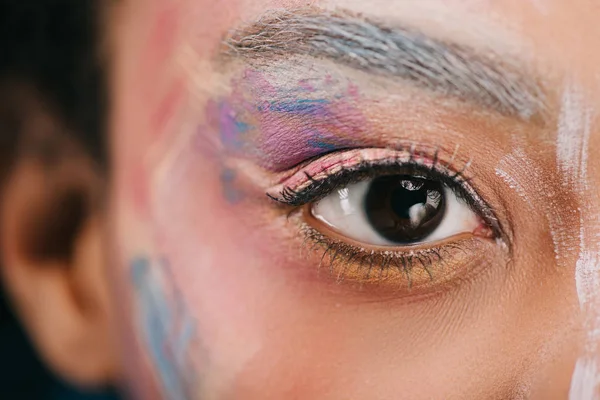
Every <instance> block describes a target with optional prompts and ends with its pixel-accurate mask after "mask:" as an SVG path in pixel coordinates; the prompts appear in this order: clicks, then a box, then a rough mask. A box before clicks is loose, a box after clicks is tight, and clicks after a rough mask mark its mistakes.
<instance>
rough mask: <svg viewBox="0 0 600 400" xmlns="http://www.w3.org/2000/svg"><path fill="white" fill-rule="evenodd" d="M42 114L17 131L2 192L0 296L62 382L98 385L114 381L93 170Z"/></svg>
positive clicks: (97, 179) (97, 191) (98, 187)
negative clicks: (1, 287)
mask: <svg viewBox="0 0 600 400" xmlns="http://www.w3.org/2000/svg"><path fill="white" fill-rule="evenodd" d="M50 115H51V113H47V112H44V111H43V110H42V111H39V110H37V111H36V112H34V113H30V115H29V116H28V117H27V118H26V119H25V120H24V121H23V123H22V124H21V125H22V126H21V127H20V128H19V129H20V132H19V136H20V137H19V142H20V145H19V147H18V151H17V153H16V157H14V161H13V163H12V167H11V169H10V171H9V173H8V175H7V179H6V181H5V182H6V183H5V185H4V187H3V191H2V203H1V214H0V243H1V245H2V263H1V264H0V265H1V267H2V274H3V279H4V283H5V287H6V290H7V292H8V294H9V297H10V298H11V300H12V304H13V305H14V307H15V309H16V311H17V313H18V315H19V317H20V319H21V321H22V322H23V324H24V325H25V327H26V329H27V331H28V332H29V334H30V337H31V338H32V340H33V342H34V345H35V346H36V347H37V349H38V352H39V353H40V355H41V356H42V358H43V359H44V360H45V361H46V363H47V364H48V365H49V366H50V367H51V368H52V369H54V370H55V371H56V372H57V373H59V374H60V375H62V376H63V377H64V378H66V379H68V380H71V381H73V382H75V383H77V384H82V385H94V386H96V385H102V384H106V383H108V382H110V381H111V380H112V379H113V378H114V375H115V371H114V366H115V365H116V363H115V362H114V361H115V357H114V355H115V353H114V351H113V345H112V340H111V336H110V334H109V332H110V329H109V325H110V323H111V320H112V317H111V315H110V310H111V307H110V304H109V299H110V296H109V293H108V287H107V280H106V278H105V276H104V274H105V255H104V250H103V249H104V246H103V235H102V225H103V217H102V212H101V196H100V194H101V191H102V186H103V183H102V179H101V176H100V174H99V173H98V170H97V168H96V166H95V165H94V163H93V162H92V161H91V159H90V158H89V157H87V156H86V154H85V153H84V152H83V151H82V150H81V149H80V148H79V147H78V146H76V145H75V144H74V143H73V142H72V141H71V140H69V139H67V137H66V135H64V134H61V130H62V129H61V126H60V125H59V124H57V123H55V121H54V120H53V118H52V117H50Z"/></svg>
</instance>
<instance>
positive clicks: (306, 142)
mask: <svg viewBox="0 0 600 400" xmlns="http://www.w3.org/2000/svg"><path fill="white" fill-rule="evenodd" d="M231 85H232V88H233V89H232V92H231V94H230V95H229V96H227V97H226V98H223V99H217V100H213V101H211V102H209V104H208V106H207V108H206V120H207V125H208V126H205V127H202V128H201V129H200V132H201V135H203V136H206V135H209V134H210V132H215V131H216V132H218V133H219V136H220V141H221V145H222V146H223V150H224V151H225V152H226V153H228V154H232V153H233V154H235V155H241V156H246V157H253V158H255V159H257V160H258V163H259V164H260V165H261V166H263V167H266V168H269V169H271V170H275V171H281V170H284V169H286V168H289V167H291V166H293V165H295V164H297V163H299V162H301V161H303V160H306V159H308V158H311V157H314V156H317V155H320V154H323V153H326V152H331V151H334V150H336V149H340V148H345V147H348V146H349V145H350V144H351V143H352V142H351V139H349V138H358V137H359V134H360V133H361V132H363V131H365V130H366V129H367V123H366V119H365V118H364V117H363V114H362V112H361V110H360V108H359V107H358V105H357V100H358V98H359V96H360V94H359V93H358V90H357V89H356V87H355V85H351V84H347V85H345V86H342V88H338V90H337V94H335V95H328V96H327V97H325V95H324V94H323V93H322V92H321V91H319V89H318V87H319V86H322V87H325V86H327V88H328V89H329V90H331V88H330V86H331V85H332V82H331V78H330V77H326V78H325V79H321V80H319V81H316V80H310V81H309V80H307V79H301V80H299V81H298V82H297V83H296V84H295V86H294V87H292V88H289V87H286V88H284V87H281V88H280V87H277V86H276V85H275V84H274V83H272V82H271V81H270V79H269V77H267V76H266V74H264V73H261V72H259V71H256V70H251V69H249V70H246V71H245V72H244V73H243V75H242V78H241V79H240V78H236V79H234V80H233V81H232V84H231Z"/></svg>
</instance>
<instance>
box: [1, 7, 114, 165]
mask: <svg viewBox="0 0 600 400" xmlns="http://www.w3.org/2000/svg"><path fill="white" fill-rule="evenodd" d="M101 3H103V1H102V0H100V1H98V0H35V1H24V0H0V150H1V151H0V157H1V158H2V161H3V164H4V166H6V163H7V161H8V160H10V159H11V157H12V156H13V155H14V153H15V145H16V144H17V142H18V139H19V136H20V133H21V129H22V126H23V122H24V120H26V118H27V114H28V112H29V111H28V109H27V108H28V107H27V106H26V104H25V105H24V104H22V103H20V102H19V101H18V99H19V98H21V97H20V96H19V92H21V91H23V90H24V89H29V90H31V89H32V91H33V92H34V93H35V97H38V99H36V100H41V103H42V104H45V105H47V106H48V108H49V109H50V110H51V112H50V114H51V115H52V116H53V117H55V118H56V120H57V121H58V122H59V123H60V124H61V126H64V127H65V132H67V133H71V134H73V135H75V136H76V137H75V139H76V140H77V141H78V142H79V143H81V144H82V145H83V146H84V147H85V149H86V151H88V152H89V154H90V155H91V156H92V157H93V158H94V159H95V160H96V161H98V162H101V163H102V162H103V161H104V160H105V158H106V157H105V156H106V154H105V151H106V150H105V149H106V147H105V127H106V119H107V118H106V110H107V106H106V87H105V86H106V85H105V83H106V82H105V73H104V70H105V68H104V66H103V65H102V63H101V59H100V57H99V45H100V29H99V28H100V18H99V16H100V12H101V11H102V10H100V7H101ZM0 168H2V166H0ZM4 169H5V170H6V168H4Z"/></svg>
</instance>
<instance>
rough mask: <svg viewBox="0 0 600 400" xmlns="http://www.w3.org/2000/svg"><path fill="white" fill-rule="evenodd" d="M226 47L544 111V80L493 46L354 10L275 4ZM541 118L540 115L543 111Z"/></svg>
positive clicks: (263, 58)
mask: <svg viewBox="0 0 600 400" xmlns="http://www.w3.org/2000/svg"><path fill="white" fill-rule="evenodd" d="M225 44H226V49H227V50H226V53H228V54H232V55H234V56H242V57H244V58H247V59H249V60H250V61H253V62H256V63H268V62H269V60H270V59H271V57H280V58H281V57H285V56H289V55H309V56H312V57H317V58H319V57H325V58H328V59H331V60H333V61H335V62H338V63H342V64H345V65H348V66H350V67H353V68H356V69H360V70H363V71H366V72H369V73H377V74H380V75H385V76H390V77H398V78H401V79H404V80H407V81H410V82H412V83H413V84H415V85H418V86H419V87H422V88H426V89H429V90H434V91H435V92H438V93H442V94H443V95H449V96H453V97H457V98H460V99H463V100H466V101H470V102H471V103H474V104H476V105H478V106H480V107H485V108H490V109H494V110H496V111H497V112H499V113H501V114H504V115H511V116H517V117H519V118H521V119H524V120H530V119H532V118H533V117H534V116H540V115H542V116H543V115H544V114H545V96H544V91H543V90H542V88H541V87H540V86H539V85H538V84H537V81H536V80H535V79H533V78H532V77H530V76H527V75H524V74H523V73H522V72H521V71H520V69H519V68H516V67H514V66H511V65H508V64H506V63H505V62H501V61H500V59H499V57H498V56H497V55H493V53H491V52H483V53H481V52H477V51H475V50H473V49H470V48H468V47H466V46H461V45H459V44H454V43H446V42H444V41H441V40H437V39H434V38H431V37H428V36H426V35H425V34H423V33H420V32H418V31H415V30H411V29H406V28H402V27H387V26H384V25H382V24H380V23H378V22H374V21H371V20H369V19H366V18H363V17H361V16H356V15H352V14H351V13H348V12H326V11H319V10H315V9H301V10H287V11H277V12H271V13H269V14H267V15H265V16H264V17H262V18H261V19H259V20H258V21H256V22H254V23H252V24H250V25H247V26H245V27H242V28H240V29H237V30H234V31H232V32H231V34H230V35H229V36H228V37H227V39H226V40H225ZM536 119H537V118H536Z"/></svg>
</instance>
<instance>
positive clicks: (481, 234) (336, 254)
mask: <svg viewBox="0 0 600 400" xmlns="http://www.w3.org/2000/svg"><path fill="white" fill-rule="evenodd" d="M443 157H444V156H443V155H442V154H441V152H440V151H438V150H435V151H433V152H432V154H431V155H430V156H426V155H424V154H423V153H421V152H419V153H417V152H416V151H415V149H414V148H413V147H412V146H411V148H410V149H405V150H393V149H354V150H346V151H341V152H336V153H330V154H327V155H325V156H322V157H321V158H319V159H315V160H310V161H309V162H308V163H307V164H306V165H301V166H300V167H298V168H297V169H295V170H294V171H293V173H292V174H291V176H289V177H287V179H284V180H283V183H281V184H279V185H278V186H276V187H274V188H272V189H271V191H269V192H268V193H267V194H268V196H269V197H271V198H272V199H274V200H275V201H277V202H278V203H280V204H284V205H286V206H290V207H292V211H291V213H290V214H289V215H292V214H293V213H295V212H297V214H296V215H298V216H299V219H296V221H298V220H299V221H300V226H301V229H300V231H301V233H302V234H303V235H304V236H305V238H306V240H305V242H306V241H308V243H313V245H312V246H311V248H317V249H320V250H319V252H320V253H318V254H320V256H318V259H319V260H320V261H319V265H320V266H322V265H323V264H324V263H328V264H329V270H330V271H331V272H332V273H333V274H335V276H336V279H337V280H342V279H345V278H347V277H348V276H349V277H351V278H353V279H355V280H357V281H359V282H366V281H369V282H371V281H373V280H379V281H381V280H388V281H389V278H390V277H394V276H398V273H399V275H400V276H401V278H402V279H404V280H405V282H406V283H407V284H408V286H413V284H415V282H419V283H427V282H431V281H433V280H434V278H435V277H436V276H440V274H441V275H444V276H447V274H452V273H454V272H455V271H458V270H461V268H462V267H464V266H466V265H471V264H473V263H474V262H481V260H482V257H485V253H486V251H485V250H483V249H484V248H485V247H486V246H489V245H492V246H493V245H494V243H495V241H493V240H491V239H494V238H501V237H502V229H501V228H500V227H499V225H498V220H497V219H496V217H495V215H494V213H493V212H492V209H491V208H490V207H489V206H488V205H487V203H486V202H485V201H484V200H483V199H482V198H481V197H480V196H479V195H478V193H477V192H476V191H475V190H474V189H473V187H472V184H471V181H472V180H473V176H471V175H469V176H467V174H468V171H467V169H468V167H469V165H470V163H469V162H466V163H463V167H462V168H460V169H458V168H454V166H453V165H451V163H454V164H458V163H459V162H458V160H457V159H456V157H455V156H452V157H450V158H449V159H448V160H447V161H442V158H443ZM482 246H483V247H482ZM477 260H479V261H477ZM375 271H379V272H378V273H375Z"/></svg>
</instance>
